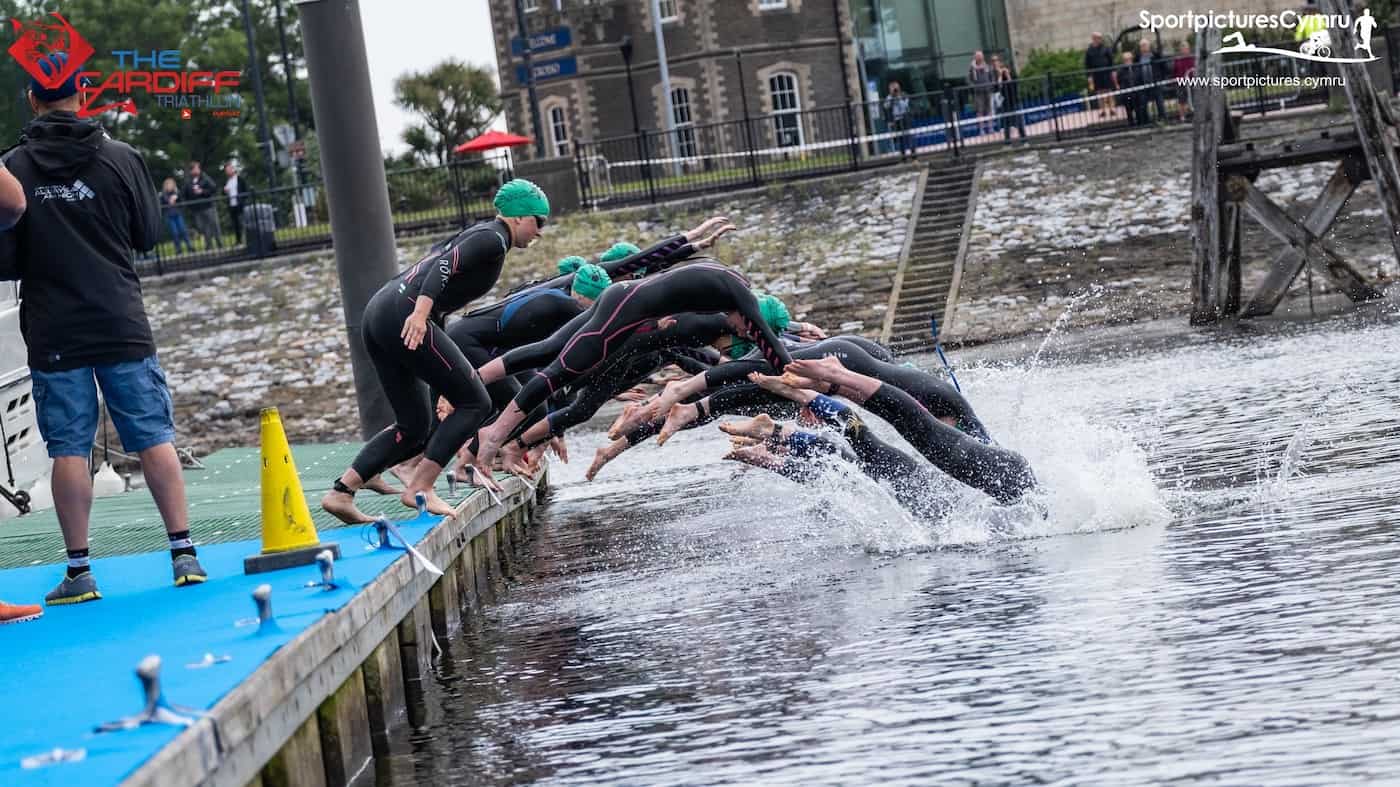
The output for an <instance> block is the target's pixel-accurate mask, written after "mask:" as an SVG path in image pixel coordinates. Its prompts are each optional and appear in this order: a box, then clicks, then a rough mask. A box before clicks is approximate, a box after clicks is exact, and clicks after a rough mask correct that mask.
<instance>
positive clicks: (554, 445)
mask: <svg viewBox="0 0 1400 787" xmlns="http://www.w3.org/2000/svg"><path fill="white" fill-rule="evenodd" d="M549 447H550V449H551V450H553V451H554V455H555V456H557V457H559V461H561V462H563V463H564V464H568V463H569V447H568V446H566V445H564V438H562V437H551V438H550V439H549Z"/></svg>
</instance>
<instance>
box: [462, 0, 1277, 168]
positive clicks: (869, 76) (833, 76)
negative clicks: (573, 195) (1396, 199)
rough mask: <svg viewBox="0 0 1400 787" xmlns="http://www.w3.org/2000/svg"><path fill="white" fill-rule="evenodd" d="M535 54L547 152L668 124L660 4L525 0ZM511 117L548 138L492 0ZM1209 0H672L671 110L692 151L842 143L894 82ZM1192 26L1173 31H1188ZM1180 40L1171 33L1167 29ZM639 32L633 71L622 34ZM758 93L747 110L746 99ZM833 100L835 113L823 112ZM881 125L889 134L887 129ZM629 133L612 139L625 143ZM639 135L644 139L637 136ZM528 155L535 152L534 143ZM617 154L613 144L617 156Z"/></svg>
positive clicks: (667, 0) (911, 85)
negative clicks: (859, 108) (980, 54)
mask: <svg viewBox="0 0 1400 787" xmlns="http://www.w3.org/2000/svg"><path fill="white" fill-rule="evenodd" d="M521 2H522V3H523V7H524V16H525V22H526V27H527V29H528V31H529V38H530V40H531V43H532V46H531V54H532V57H533V59H534V63H533V70H534V72H535V81H536V93H537V95H538V102H539V108H540V120H539V122H540V125H541V126H542V129H543V131H544V134H543V136H544V139H545V151H546V155H548V156H570V155H573V153H574V150H575V145H576V144H577V142H578V141H579V140H588V141H596V140H606V139H613V138H620V137H627V136H630V135H632V134H633V129H634V125H633V124H634V119H633V116H632V112H633V110H632V105H633V103H635V106H636V110H635V111H636V118H635V124H636V127H638V128H641V129H645V130H653V131H654V130H657V129H661V128H664V126H665V123H664V120H665V115H664V113H665V111H666V109H665V101H664V97H663V96H662V94H661V79H660V69H659V66H658V62H657V52H656V44H655V35H654V31H653V28H652V18H651V6H650V0H521ZM489 3H490V10H491V23H492V30H493V36H494V41H495V46H496V62H497V63H498V65H499V73H500V79H501V92H502V95H503V96H504V98H505V105H506V112H505V115H506V122H507V124H508V125H509V127H510V129H511V130H512V131H517V132H519V133H522V134H526V135H529V136H535V129H534V123H533V120H532V117H531V113H530V111H529V102H528V100H527V94H526V89H525V84H524V65H523V61H522V58H521V54H522V52H523V48H524V47H523V43H522V41H521V39H520V38H519V36H518V35H517V33H518V26H517V23H516V11H515V0H489ZM1193 5H1199V3H1198V2H1197V1H1196V0H1152V1H1151V2H1150V3H1144V2H1129V1H1128V0H661V2H660V7H661V16H662V25H663V30H664V32H665V37H666V54H667V64H668V67H669V70H670V76H671V87H672V104H673V108H672V113H673V115H674V117H675V123H676V125H677V127H678V128H679V129H680V131H679V133H678V137H677V144H678V145H679V147H680V150H678V151H676V152H677V154H679V155H681V156H687V157H689V156H693V155H695V154H696V153H697V152H698V153H699V154H700V155H701V156H704V155H707V154H709V153H712V152H715V151H725V150H737V149H741V148H743V147H744V144H745V143H744V141H742V140H740V139H738V136H739V135H740V134H743V133H745V131H744V130H743V129H742V126H741V125H740V124H739V123H738V121H741V120H742V119H743V118H744V117H745V114H746V111H747V115H748V116H749V117H750V118H754V119H757V122H755V123H754V124H753V126H752V131H751V132H749V133H756V134H758V137H759V138H758V139H755V140H753V141H754V142H755V143H756V144H757V146H759V147H783V146H803V145H812V144H820V143H822V142H824V141H831V140H839V139H844V138H846V137H848V136H849V134H850V131H851V130H852V129H853V128H854V130H856V131H864V130H865V129H866V128H867V127H868V124H870V123H872V122H878V120H876V118H877V116H878V114H879V113H878V111H865V112H853V113H850V117H849V118H848V117H847V113H845V112H844V110H840V109H838V108H840V107H844V106H845V105H847V104H849V103H851V102H860V101H865V102H878V101H879V100H880V99H881V98H882V97H884V96H885V95H886V90H887V85H888V84H889V82H890V81H891V80H898V81H899V82H900V83H901V84H902V85H903V87H904V90H905V92H906V93H909V94H919V93H923V92H926V91H928V92H931V91H939V90H942V89H944V88H945V87H948V86H953V85H962V84H965V83H966V79H967V69H968V66H969V64H970V62H971V59H972V55H973V52H974V51H977V50H982V51H984V52H985V53H986V54H987V55H989V56H990V55H991V54H993V53H1000V54H1002V55H1003V56H1009V57H1010V58H1011V59H1012V60H1013V62H1015V63H1018V64H1019V63H1022V62H1024V59H1025V57H1026V56H1028V55H1029V54H1030V52H1031V51H1032V50H1034V49H1038V48H1057V49H1058V48H1067V47H1081V46H1085V45H1087V43H1088V40H1089V34H1090V33H1091V32H1093V31H1096V30H1097V31H1101V32H1103V33H1104V34H1105V35H1107V36H1109V37H1110V38H1111V37H1113V36H1114V35H1116V34H1117V33H1119V32H1121V31H1122V30H1124V29H1126V28H1128V27H1130V26H1132V25H1135V24H1137V22H1138V14H1139V12H1140V11H1143V10H1147V11H1150V12H1152V13H1160V14H1174V13H1181V12H1185V11H1190V10H1192V6H1193ZM1298 7H1301V4H1300V3H1298V2H1288V0H1234V1H1233V2H1231V3H1230V4H1229V8H1230V9H1231V10H1233V11H1235V12H1236V13H1264V12H1277V11H1281V10H1283V9H1285V8H1298ZM1183 35H1184V32H1183V33H1181V34H1178V35H1174V36H1171V38H1179V37H1181V36H1183ZM1166 38H1167V37H1166V36H1164V40H1165V39H1166ZM624 39H630V42H631V51H630V66H631V67H630V75H631V79H630V81H629V79H628V71H629V69H628V63H627V61H626V60H624V57H623V49H622V47H621V43H622V42H623V41H624ZM745 104H747V106H745ZM822 108H831V109H830V111H824V112H813V111H812V110H819V109H822ZM880 128H882V127H879V128H877V129H876V130H880ZM623 144H626V143H621V142H619V143H615V145H614V146H613V147H614V149H615V150H614V152H615V153H617V155H622V156H623V157H626V156H627V155H628V154H626V153H622V152H621V151H618V150H616V148H619V147H620V146H622V145H623ZM631 144H632V146H633V147H635V143H631ZM521 154H522V155H524V156H526V157H529V156H532V155H533V151H532V150H522V151H521ZM610 158H616V155H614V156H610Z"/></svg>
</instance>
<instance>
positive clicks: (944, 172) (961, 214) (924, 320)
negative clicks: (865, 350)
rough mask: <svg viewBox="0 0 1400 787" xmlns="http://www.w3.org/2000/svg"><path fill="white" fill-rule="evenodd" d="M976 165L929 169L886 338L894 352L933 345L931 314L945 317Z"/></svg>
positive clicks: (940, 317) (904, 351)
mask: <svg viewBox="0 0 1400 787" xmlns="http://www.w3.org/2000/svg"><path fill="white" fill-rule="evenodd" d="M975 172H976V169H975V167H974V166H973V164H972V163H971V162H968V163H965V164H962V163H959V164H955V165H952V166H940V167H939V168H938V169H937V170H930V171H929V175H928V180H927V182H926V183H925V185H924V194H923V200H922V202H921V203H920V205H919V212H918V215H917V216H916V217H915V225H914V236H913V240H912V242H911V243H910V246H909V257H908V259H907V260H905V263H904V277H903V280H902V282H901V284H900V286H899V290H898V292H896V293H895V296H894V299H893V300H894V302H893V303H892V304H891V308H892V309H893V311H894V316H893V319H892V321H891V323H890V330H889V334H888V337H887V342H888V344H889V347H890V349H891V350H893V351H894V352H896V353H908V352H921V351H926V350H929V349H931V348H932V346H933V341H932V336H931V334H930V332H929V317H930V316H932V317H936V318H938V321H939V324H940V325H941V324H942V322H943V311H944V308H945V307H946V306H947V302H948V292H949V290H950V288H951V287H952V284H953V272H954V268H955V266H956V262H957V256H958V248H959V246H960V245H961V242H962V235H963V220H964V219H965V218H966V216H967V204H968V200H969V199H970V198H971V196H972V191H973V178H974V175H975Z"/></svg>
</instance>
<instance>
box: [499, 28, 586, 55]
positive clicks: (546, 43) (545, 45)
mask: <svg viewBox="0 0 1400 787" xmlns="http://www.w3.org/2000/svg"><path fill="white" fill-rule="evenodd" d="M572 43H573V36H572V35H571V34H570V33H569V28H567V27H556V28H554V29H553V30H546V31H544V32H543V33H536V34H535V35H532V36H530V51H531V52H532V53H533V52H548V51H549V50H551V49H563V48H564V47H566V46H568V45H569V44H572ZM510 53H511V54H512V55H514V56H516V57H519V56H520V55H522V54H524V53H525V44H524V42H522V41H521V40H520V36H511V39H510Z"/></svg>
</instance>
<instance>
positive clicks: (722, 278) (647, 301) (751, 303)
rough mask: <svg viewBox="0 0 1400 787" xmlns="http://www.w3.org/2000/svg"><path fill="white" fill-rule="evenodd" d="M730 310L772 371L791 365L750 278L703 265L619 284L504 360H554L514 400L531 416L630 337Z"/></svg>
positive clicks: (508, 367)
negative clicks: (686, 316) (667, 322)
mask: <svg viewBox="0 0 1400 787" xmlns="http://www.w3.org/2000/svg"><path fill="white" fill-rule="evenodd" d="M731 311H733V312H738V313H739V314H740V315H741V316H742V317H743V319H744V321H745V323H746V326H747V330H746V331H745V332H746V333H747V335H748V336H749V337H750V338H752V339H753V340H754V342H755V343H756V344H757V345H758V348H759V350H760V351H761V352H762V353H763V356H764V358H765V359H767V362H768V364H769V365H770V366H771V367H773V368H776V369H779V370H781V369H782V368H784V367H785V366H787V364H788V362H789V361H790V360H791V356H789V355H788V351H787V348H785V347H784V346H783V345H782V343H781V342H780V341H779V340H778V337H777V336H776V335H775V334H774V333H773V330H772V328H770V327H769V326H768V324H767V323H766V322H764V320H763V317H762V315H761V314H760V313H759V310H758V300H757V299H756V298H755V297H754V294H753V292H752V291H750V289H749V282H748V279H745V278H744V277H743V275H742V274H740V273H739V272H738V271H736V270H734V269H732V268H728V267H725V266H724V265H721V264H719V263H717V262H714V261H711V260H703V261H697V262H694V263H692V264H690V265H686V266H684V267H682V268H676V269H675V270H671V271H667V272H665V273H661V274H658V275H655V276H649V277H647V278H645V279H642V280H641V281H625V282H619V283H617V284H614V285H612V286H611V287H608V288H607V289H606V290H604V291H603V294H602V295H600V296H599V297H598V300H597V301H596V302H595V303H594V304H593V306H592V308H590V309H589V310H588V311H586V312H584V313H583V314H581V315H579V316H578V317H576V318H574V319H573V320H571V321H569V323H568V324H567V325H565V326H564V327H563V328H560V329H559V330H558V331H557V332H556V333H555V334H554V335H553V336H551V337H550V338H549V339H547V340H545V341H543V342H537V343H536V344H533V345H529V346H527V347H521V348H519V349H516V350H512V351H510V352H508V353H506V354H505V355H504V356H502V360H503V361H504V362H505V371H506V373H507V374H514V373H515V372H518V371H521V370H522V369H529V368H536V367H538V366H539V363H540V360H541V359H542V358H547V357H551V356H553V357H554V360H553V361H551V362H550V363H549V365H548V366H546V367H545V368H544V369H543V370H541V371H539V372H537V373H536V374H535V376H534V377H532V378H530V380H529V382H527V383H526V384H525V386H524V387H523V388H522V389H521V391H520V393H519V394H518V395H517V396H516V397H515V403H516V405H517V406H518V407H519V408H520V409H521V410H524V411H526V412H529V411H530V410H531V409H532V408H533V407H534V406H535V405H537V404H539V403H540V402H542V401H544V400H545V399H547V398H549V396H550V395H552V394H554V393H555V392H557V391H559V390H561V389H562V388H563V387H564V386H566V385H569V384H570V383H572V382H574V381H575V380H577V379H578V378H579V377H581V376H582V375H583V374H585V373H587V372H588V371H590V370H592V369H593V368H594V367H596V366H598V364H600V363H603V362H604V361H606V360H607V359H608V358H609V357H611V356H613V355H614V354H615V353H616V351H617V349H618V348H620V347H621V346H622V344H623V343H624V342H625V341H626V340H627V339H628V338H629V337H631V336H633V335H635V334H637V333H638V332H646V331H649V330H656V324H657V323H656V321H657V320H658V319H659V318H661V317H664V316H666V315H670V314H676V313H680V312H731Z"/></svg>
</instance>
